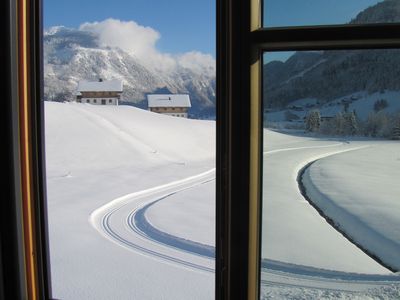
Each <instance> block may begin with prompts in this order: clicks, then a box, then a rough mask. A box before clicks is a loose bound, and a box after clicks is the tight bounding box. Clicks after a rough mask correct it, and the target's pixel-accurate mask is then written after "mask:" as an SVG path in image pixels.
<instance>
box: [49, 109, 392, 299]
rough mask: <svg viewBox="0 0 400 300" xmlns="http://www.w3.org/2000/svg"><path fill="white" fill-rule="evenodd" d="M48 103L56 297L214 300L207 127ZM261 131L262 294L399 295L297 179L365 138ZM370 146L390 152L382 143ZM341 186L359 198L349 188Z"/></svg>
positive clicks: (211, 141) (211, 132)
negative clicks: (326, 217)
mask: <svg viewBox="0 0 400 300" xmlns="http://www.w3.org/2000/svg"><path fill="white" fill-rule="evenodd" d="M45 110H46V156H47V176H48V179H47V185H48V209H49V223H50V224H49V234H50V256H51V271H52V283H53V292H54V297H55V298H60V299H213V298H214V271H213V268H214V260H213V257H212V256H213V253H214V252H213V251H214V245H215V236H214V228H215V204H214V203H215V198H214V188H215V187H214V184H215V181H214V177H215V170H214V166H215V161H214V159H215V153H214V152H215V128H214V126H215V123H214V122H210V121H196V120H186V119H182V118H174V117H167V116H162V115H158V114H153V113H150V112H147V111H143V110H139V109H136V108H132V107H124V106H119V107H111V106H91V105H86V104H60V103H46V105H45ZM264 139H265V152H264V158H265V162H264V164H265V167H264V195H263V197H264V212H263V218H264V220H265V221H264V222H263V249H262V250H263V251H262V256H263V258H264V259H263V262H262V265H263V268H262V282H261V283H262V297H263V298H271V297H275V298H279V299H282V298H285V299H290V298H296V299H310V298H311V299H323V298H325V299H335V298H338V297H341V298H342V299H350V298H352V299H353V298H354V299H357V297H359V299H368V298H366V297H370V299H376V298H377V297H378V295H383V299H396V297H397V296H399V297H400V283H399V282H400V278H399V276H397V275H393V274H392V273H391V272H390V271H389V270H387V269H385V268H384V267H382V266H380V265H379V264H377V263H376V262H375V261H374V260H372V259H371V258H370V257H368V256H367V255H366V254H364V253H363V252H362V251H361V250H359V249H358V248H357V247H355V246H354V245H353V244H352V243H351V242H349V241H348V240H347V239H345V238H344V237H343V236H342V235H341V234H339V233H338V232H337V231H336V230H335V229H334V228H332V227H331V226H330V225H328V224H327V223H326V222H325V220H324V219H323V218H322V217H321V216H320V215H319V214H318V213H317V212H316V211H315V209H314V208H313V207H312V206H311V205H310V204H309V203H308V202H307V201H306V200H305V199H304V198H303V197H302V195H301V193H300V191H299V187H298V185H297V181H296V180H297V173H298V171H299V170H300V169H301V168H302V167H303V166H305V165H306V164H307V163H308V162H311V161H313V160H316V159H321V160H319V161H318V162H316V163H315V164H314V165H312V166H317V163H321V164H322V163H324V164H325V163H327V162H328V161H330V160H333V161H334V159H335V158H336V157H348V156H347V155H353V153H354V155H355V153H358V152H359V151H360V153H362V152H361V151H365V150H367V149H369V148H365V147H366V146H369V145H370V144H371V143H370V141H365V142H362V141H358V142H355V141H351V142H343V141H336V140H322V139H315V138H310V137H303V136H293V135H286V134H280V133H276V132H272V131H265V136H264ZM374 143H375V144H376V145H382V148H381V151H382V152H383V153H382V154H383V156H382V157H389V156H386V155H385V151H386V149H388V148H386V147H384V142H374ZM380 143H381V144H380ZM395 146H396V144H393V147H395ZM397 146H399V144H397ZM392 151H394V153H396V148H394V150H393V149H392ZM322 158H323V159H322ZM370 158H371V159H373V158H374V156H373V155H372V156H370ZM349 159H350V160H351V157H350V158H349ZM343 163H345V162H343ZM388 164H390V163H388ZM358 165H359V166H360V165H361V162H360V163H359V164H358ZM328 169H329V168H328ZM310 171H312V170H311V169H310ZM363 171H364V170H363ZM332 172H333V174H335V172H334V171H332ZM394 172H395V171H394ZM391 174H392V173H391ZM395 175H396V173H393V176H395ZM348 176H351V175H348ZM357 176H358V175H357ZM326 178H327V180H329V177H326ZM359 178H360V179H359V180H360V181H363V180H364V179H365V180H366V178H363V177H359ZM381 179H383V178H381ZM343 180H345V179H343ZM345 181H346V180H345ZM313 182H314V181H313ZM330 191H334V188H333V187H332V188H331V189H330ZM391 191H392V192H395V191H396V189H392V190H391ZM346 192H347V193H353V192H354V194H355V195H357V191H355V189H352V188H351V186H349V187H348V188H347V189H346ZM386 199H387V200H385V201H389V202H390V204H393V205H394V206H395V207H397V208H398V207H400V203H398V202H396V201H392V200H390V199H392V198H389V197H388V198H386ZM393 199H394V198H393ZM332 201H336V199H334V198H333V199H332ZM357 201H363V199H362V197H361V198H360V197H359V200H357ZM396 203H397V204H396ZM371 209H373V208H372V207H371ZM363 211H364V214H361V215H362V217H363V218H364V221H365V222H367V223H368V222H369V221H371V222H374V219H373V218H371V219H370V218H369V217H368V215H369V213H367V211H366V210H363ZM394 211H395V210H394V209H393V210H392V211H390V212H388V211H386V213H389V215H391V216H393V215H394ZM379 228H380V235H381V236H387V237H389V236H390V238H393V236H394V237H395V238H397V237H396V234H395V232H396V231H395V230H388V229H389V226H381V227H379ZM372 238H373V236H372ZM397 241H398V240H397ZM349 272H351V273H349ZM360 273H362V274H360ZM370 289H372V290H370ZM385 297H386V298H385ZM397 298H398V297H397Z"/></svg>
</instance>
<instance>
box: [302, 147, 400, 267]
mask: <svg viewBox="0 0 400 300" xmlns="http://www.w3.org/2000/svg"><path fill="white" fill-rule="evenodd" d="M370 145H371V146H370V147H368V148H366V149H360V150H358V151H356V152H348V153H343V154H340V155H337V156H336V157H328V158H325V159H321V160H319V161H317V162H316V163H314V164H313V165H311V166H310V168H309V169H308V170H307V171H306V173H305V178H304V180H305V181H304V182H305V184H306V187H307V193H310V194H309V195H310V197H311V198H312V199H315V203H316V204H317V206H319V207H320V208H321V209H322V210H323V211H324V213H325V214H326V215H328V216H330V217H331V218H332V219H334V220H335V222H336V223H337V224H338V225H339V226H340V227H341V228H342V229H343V230H344V231H345V232H346V233H347V234H348V235H350V236H351V237H352V238H353V239H354V240H356V241H357V242H358V243H360V244H361V245H362V246H363V247H364V248H366V249H367V250H369V251H370V252H372V253H374V254H375V255H377V256H378V257H379V258H380V259H381V260H382V261H384V262H385V263H386V264H388V265H390V266H392V268H395V269H397V270H399V269H400V261H399V253H400V230H399V228H400V220H399V216H400V201H399V195H400V186H399V179H400V144H399V143H398V142H372V141H371V142H370Z"/></svg>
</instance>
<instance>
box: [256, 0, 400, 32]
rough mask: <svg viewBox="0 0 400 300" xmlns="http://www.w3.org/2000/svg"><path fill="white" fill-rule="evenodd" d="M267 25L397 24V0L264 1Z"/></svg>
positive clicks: (399, 16) (398, 8) (398, 16)
mask: <svg viewBox="0 0 400 300" xmlns="http://www.w3.org/2000/svg"><path fill="white" fill-rule="evenodd" d="M263 19H264V20H263V21H264V27H282V26H283V27H286V26H307V25H334V24H347V23H351V24H370V23H397V22H399V21H400V2H399V1H397V0H386V1H382V0H358V1H347V0H327V1H322V0H294V1H293V0H264V18H263Z"/></svg>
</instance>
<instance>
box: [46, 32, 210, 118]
mask: <svg viewBox="0 0 400 300" xmlns="http://www.w3.org/2000/svg"><path fill="white" fill-rule="evenodd" d="M43 41H44V100H48V101H71V100H73V99H74V95H75V91H76V87H77V84H78V82H79V81H80V80H95V81H97V80H98V79H99V78H102V79H104V80H110V79H120V80H122V81H123V85H124V92H123V94H122V99H123V102H124V103H128V104H132V105H136V106H140V107H144V106H145V101H146V95H147V94H149V93H156V92H157V91H160V90H162V91H164V92H165V91H169V92H171V93H188V94H190V97H191V100H192V107H193V109H192V110H191V114H192V115H195V116H200V117H201V116H207V115H210V113H211V114H212V112H213V109H214V107H215V88H216V81H215V66H214V67H212V66H211V67H209V66H196V65H195V63H193V64H192V65H190V61H189V63H188V62H187V61H186V64H183V63H176V64H175V65H174V67H172V68H169V69H167V70H165V71H164V70H162V71H159V70H157V69H155V68H152V67H150V66H148V65H146V64H145V63H144V62H143V61H141V60H140V59H138V58H137V57H135V55H134V54H132V53H129V52H127V51H125V50H123V49H121V48H117V47H105V46H100V43H99V40H98V38H97V36H96V35H95V34H94V33H92V32H89V31H84V30H80V29H73V28H68V27H64V26H57V27H51V28H49V29H47V30H46V31H45V32H44V38H43Z"/></svg>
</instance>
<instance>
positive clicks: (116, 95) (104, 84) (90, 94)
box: [76, 79, 122, 105]
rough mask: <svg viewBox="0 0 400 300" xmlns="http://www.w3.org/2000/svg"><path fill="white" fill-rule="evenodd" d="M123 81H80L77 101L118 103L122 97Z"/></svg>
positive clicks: (105, 103) (98, 103) (100, 103)
mask: <svg viewBox="0 0 400 300" xmlns="http://www.w3.org/2000/svg"><path fill="white" fill-rule="evenodd" d="M121 93H122V81H121V80H117V79H114V80H108V81H103V80H102V79H99V81H79V83H78V89H77V91H76V102H79V103H90V104H97V105H118V101H119V100H120V99H121Z"/></svg>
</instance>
